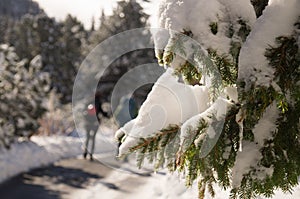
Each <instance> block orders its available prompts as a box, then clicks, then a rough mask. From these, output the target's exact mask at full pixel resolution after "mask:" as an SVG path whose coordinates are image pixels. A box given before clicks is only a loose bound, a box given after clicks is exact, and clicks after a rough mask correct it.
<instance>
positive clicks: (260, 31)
mask: <svg viewBox="0 0 300 199" xmlns="http://www.w3.org/2000/svg"><path fill="white" fill-rule="evenodd" d="M299 10H300V1H298V0H289V1H283V0H271V1H270V2H269V5H268V6H267V8H266V9H265V10H264V12H263V15H262V16H261V17H260V18H258V19H257V21H256V23H255V24H254V27H253V28H252V31H251V33H250V35H249V36H248V38H247V41H246V42H245V44H244V45H243V47H242V48H241V51H240V59H239V63H240V64H239V71H238V77H239V79H240V80H246V82H245V83H246V90H247V89H249V88H250V86H251V84H252V83H255V84H256V85H261V86H266V87H269V86H270V85H272V86H273V87H274V89H275V90H277V88H278V86H276V83H274V82H273V79H274V72H275V71H274V68H273V67H271V66H269V65H268V60H267V59H266V57H265V56H264V55H265V50H266V48H268V47H269V46H270V45H273V44H274V42H275V39H276V38H277V37H279V36H282V35H290V34H291V32H292V30H293V28H294V23H295V21H296V20H297V18H298V17H299Z"/></svg>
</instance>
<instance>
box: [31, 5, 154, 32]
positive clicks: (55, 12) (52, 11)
mask: <svg viewBox="0 0 300 199" xmlns="http://www.w3.org/2000/svg"><path fill="white" fill-rule="evenodd" d="M34 1H36V2H38V3H39V4H40V6H41V8H43V9H44V11H45V12H46V13H47V14H48V15H49V16H50V17H55V18H57V19H58V20H63V19H64V18H65V17H66V16H67V14H71V15H73V16H76V17H77V18H78V19H79V20H80V21H81V22H82V23H83V24H84V25H85V27H86V28H90V26H91V21H92V18H93V17H94V18H95V23H96V26H97V25H98V24H99V20H98V19H99V18H100V15H101V10H102V9H104V12H105V14H107V15H109V14H112V9H113V7H114V6H116V5H117V1H118V0H34ZM147 11H148V12H151V8H150V11H149V6H147Z"/></svg>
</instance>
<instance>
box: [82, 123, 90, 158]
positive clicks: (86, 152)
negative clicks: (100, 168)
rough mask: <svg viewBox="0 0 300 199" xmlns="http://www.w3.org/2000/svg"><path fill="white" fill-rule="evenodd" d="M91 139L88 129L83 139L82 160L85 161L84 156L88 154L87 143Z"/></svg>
mask: <svg viewBox="0 0 300 199" xmlns="http://www.w3.org/2000/svg"><path fill="white" fill-rule="evenodd" d="M90 137H91V131H90V130H89V129H87V130H86V138H85V146H84V153H83V158H84V159H86V156H87V154H88V147H89V141H90Z"/></svg>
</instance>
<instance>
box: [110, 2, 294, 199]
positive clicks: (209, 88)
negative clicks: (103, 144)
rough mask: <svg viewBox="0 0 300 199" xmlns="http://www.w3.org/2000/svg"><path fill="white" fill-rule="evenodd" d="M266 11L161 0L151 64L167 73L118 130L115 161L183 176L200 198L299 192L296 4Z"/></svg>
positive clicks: (259, 5) (260, 5) (245, 5)
mask: <svg viewBox="0 0 300 199" xmlns="http://www.w3.org/2000/svg"><path fill="white" fill-rule="evenodd" d="M251 3H253V5H254V7H253V5H252V4H251ZM266 4H267V1H254V0H253V1H251V2H250V0H241V1H233V0H211V1H206V0H183V1H180V0H164V1H162V3H161V5H160V8H159V12H158V24H159V26H160V27H161V28H165V29H167V30H168V31H167V34H166V32H165V31H155V33H154V38H155V41H156V46H157V50H156V55H157V57H158V59H159V63H160V64H161V65H164V66H167V67H171V68H170V69H168V70H167V71H166V73H165V74H163V75H162V76H161V77H160V78H159V79H158V81H157V83H156V84H155V85H154V87H153V89H152V91H151V92H150V93H149V95H148V98H147V100H146V101H145V102H144V104H143V105H142V107H141V109H140V111H139V115H138V116H137V118H136V119H135V120H132V121H130V122H129V123H127V124H125V125H124V127H122V128H121V129H119V130H118V131H117V133H116V138H117V139H118V140H121V141H122V145H121V146H120V155H124V154H127V153H130V152H133V151H136V152H137V161H138V166H141V165H142V163H143V161H144V159H145V158H147V159H148V160H149V161H150V162H154V163H155V168H156V169H159V168H161V167H168V168H169V170H170V171H180V172H183V173H185V175H186V184H187V185H188V186H191V185H192V184H193V183H194V182H195V181H197V183H198V187H199V198H204V197H205V196H204V193H205V192H206V190H208V191H209V193H210V194H211V195H212V196H214V194H215V193H214V189H213V185H214V183H217V184H218V185H219V186H221V187H223V188H230V189H231V198H237V197H239V198H245V199H249V198H255V196H256V195H265V196H267V197H270V196H272V194H273V192H274V190H275V189H277V188H280V189H282V190H283V191H289V192H290V191H291V190H292V188H293V187H294V186H295V185H297V184H298V176H299V175H300V158H299V157H300V156H299V153H300V138H299V136H300V120H299V113H300V92H299V91H300V88H299V87H300V67H299V66H300V50H299V45H300V26H299V24H300V1H298V0H289V1H284V0H270V1H269V2H268V5H267V6H266ZM265 6H266V7H265ZM256 16H259V18H256ZM191 37H192V38H193V39H194V40H195V41H197V42H198V43H199V46H200V47H195V45H193V44H194V42H191ZM175 75H177V76H182V77H183V79H184V81H185V83H186V84H183V83H180V82H179V81H178V77H176V76H175ZM187 84H190V85H187ZM170 90H171V91H172V92H170ZM174 96H176V99H174ZM153 105H156V106H157V105H159V106H161V107H162V108H163V111H164V112H162V110H160V109H156V108H155V107H154V108H153ZM162 121H163V122H162Z"/></svg>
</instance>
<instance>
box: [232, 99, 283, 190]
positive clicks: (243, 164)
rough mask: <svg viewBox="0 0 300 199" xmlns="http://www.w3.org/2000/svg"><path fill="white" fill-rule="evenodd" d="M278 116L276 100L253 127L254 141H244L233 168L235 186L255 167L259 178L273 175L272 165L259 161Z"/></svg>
mask: <svg viewBox="0 0 300 199" xmlns="http://www.w3.org/2000/svg"><path fill="white" fill-rule="evenodd" d="M278 117H279V111H278V109H277V107H276V102H273V103H272V104H271V105H270V106H269V107H268V108H267V109H266V111H265V113H264V115H263V116H262V118H261V119H260V120H259V122H258V123H257V124H256V125H255V128H254V129H253V134H254V142H249V141H244V142H243V151H240V152H238V154H237V157H236V161H235V164H234V167H233V169H232V174H233V186H239V185H240V183H241V181H242V179H243V175H244V174H247V173H248V172H249V171H250V170H251V169H253V168H257V173H258V174H257V175H256V176H255V177H257V178H259V179H264V178H265V177H266V176H271V175H272V173H273V168H272V167H270V168H266V167H263V166H259V161H260V160H261V159H262V155H261V152H260V149H261V148H262V147H263V146H264V143H265V141H266V140H269V139H271V138H272V133H274V132H275V131H276V127H277V126H276V121H277V119H278Z"/></svg>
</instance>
